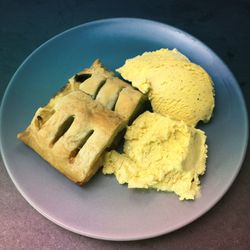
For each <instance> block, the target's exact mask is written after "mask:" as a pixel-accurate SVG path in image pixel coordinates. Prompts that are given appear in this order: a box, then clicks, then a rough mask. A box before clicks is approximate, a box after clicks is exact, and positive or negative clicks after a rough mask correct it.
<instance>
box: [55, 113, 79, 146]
mask: <svg viewBox="0 0 250 250" xmlns="http://www.w3.org/2000/svg"><path fill="white" fill-rule="evenodd" d="M74 119H75V117H74V116H73V115H71V116H69V117H68V118H67V119H66V120H65V121H64V122H63V123H62V124H61V125H60V126H59V128H58V130H57V132H56V135H55V137H54V139H53V140H52V142H51V146H53V145H54V144H55V143H56V142H57V141H58V140H59V139H60V138H61V137H62V136H63V135H64V134H65V133H66V132H67V131H68V130H69V128H70V126H71V125H72V123H73V122H74Z"/></svg>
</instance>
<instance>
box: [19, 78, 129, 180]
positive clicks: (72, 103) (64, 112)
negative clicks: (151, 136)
mask: <svg viewBox="0 0 250 250" xmlns="http://www.w3.org/2000/svg"><path fill="white" fill-rule="evenodd" d="M125 126H126V122H125V121H124V120H123V119H122V118H121V117H120V116H118V115H117V114H116V113H115V112H113V111H110V110H108V109H107V108H105V107H104V106H103V105H101V104H100V103H99V102H98V101H95V100H93V99H92V98H91V97H90V96H88V95H87V94H85V93H84V92H83V91H80V90H78V87H76V85H75V84H72V83H71V84H68V85H67V86H66V87H65V88H64V89H63V90H62V91H61V92H59V93H58V94H57V95H56V96H55V97H53V98H52V99H51V100H50V102H49V103H48V104H47V105H46V106H45V107H43V108H39V109H38V110H37V112H36V113H35V116H34V118H33V119H32V121H31V124H30V125H29V126H28V128H27V129H26V130H25V131H24V132H22V133H19V134H18V138H19V139H20V140H22V141H23V142H24V143H25V144H27V145H28V146H30V147H31V148H32V149H34V150H35V151H36V152H37V153H38V154H39V155H40V156H42V157H43V158H44V159H45V160H46V161H48V162H49V163H50V164H51V165H52V166H54V167H55V168H56V169H58V170H59V171H60V172H62V173H63V174H64V175H65V176H67V177H68V178H69V179H70V180H72V181H74V182H76V183H79V184H83V183H85V182H87V181H88V180H89V179H90V178H91V176H93V175H94V174H95V172H96V171H97V170H98V169H99V167H100V166H101V165H102V156H103V154H104V152H105V150H106V149H107V148H108V147H109V146H110V145H111V144H112V142H113V140H114V138H115V136H116V135H117V133H118V132H119V131H121V130H122V129H123V128H124V127H125Z"/></svg>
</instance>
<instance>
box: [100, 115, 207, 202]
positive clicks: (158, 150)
mask: <svg viewBox="0 0 250 250" xmlns="http://www.w3.org/2000/svg"><path fill="white" fill-rule="evenodd" d="M205 141H206V135H205V133H204V132H203V131H201V130H199V129H196V128H194V127H192V126H188V125H186V124H185V123H184V122H183V121H177V120H173V119H171V118H170V117H169V116H162V115H160V114H157V113H151V112H148V111H146V112H144V113H143V114H141V115H140V116H139V117H138V118H137V119H136V120H135V121H134V122H133V124H132V125H131V126H130V127H128V129H127V132H126V134H125V143H124V149H123V151H124V153H122V154H120V153H118V152H116V151H111V152H108V153H107V154H106V155H105V158H104V167H103V173H104V174H115V176H116V178H117V180H118V182H119V183H120V184H124V183H128V187H129V188H154V189H157V190H159V191H169V192H175V193H176V194H177V195H178V196H179V198H180V199H181V200H183V199H194V198H195V197H197V195H198V194H199V190H200V181H199V175H203V174H204V172H205V168H206V166H205V163H206V158H207V145H206V143H205Z"/></svg>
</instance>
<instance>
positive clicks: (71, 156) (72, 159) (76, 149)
mask: <svg viewBox="0 0 250 250" xmlns="http://www.w3.org/2000/svg"><path fill="white" fill-rule="evenodd" d="M93 133H94V130H93V129H92V130H90V131H89V132H88V133H87V134H86V136H85V137H84V138H82V140H81V141H80V142H79V144H78V145H77V147H76V148H75V149H74V150H72V151H71V153H70V155H69V162H70V163H73V162H74V159H75V158H76V156H77V155H78V153H79V151H80V150H81V149H82V147H83V146H84V145H85V144H86V143H87V141H88V139H89V138H90V136H91V135H92V134H93Z"/></svg>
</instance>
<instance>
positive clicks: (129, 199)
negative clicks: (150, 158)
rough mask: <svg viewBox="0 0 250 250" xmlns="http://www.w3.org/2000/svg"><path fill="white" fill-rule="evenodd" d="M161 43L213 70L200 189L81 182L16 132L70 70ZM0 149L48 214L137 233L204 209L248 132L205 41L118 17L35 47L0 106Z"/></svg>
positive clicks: (162, 229) (241, 107)
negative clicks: (192, 194) (186, 197)
mask: <svg viewBox="0 0 250 250" xmlns="http://www.w3.org/2000/svg"><path fill="white" fill-rule="evenodd" d="M160 48H170V49H172V48H177V49H178V50H179V51H180V52H182V53H183V54H185V55H186V56H188V57H189V58H190V60H191V61H193V62H195V63H198V64H200V65H201V66H202V67H204V68H205V69H206V70H207V71H208V72H209V74H210V75H211V76H212V78H213V80H214V84H215V91H216V108H215V112H214V117H213V119H212V121H211V122H210V123H209V124H205V125H201V126H200V128H202V129H204V130H205V132H206V134H207V135H208V140H207V143H208V146H209V152H208V155H209V158H208V162H207V172H206V174H205V176H204V177H202V178H201V181H202V188H201V197H200V198H198V199H197V200H196V201H195V202H192V201H191V202H190V201H185V202H180V201H179V200H178V197H177V196H176V195H174V194H171V193H162V192H156V191H153V190H150V191H148V190H129V189H127V186H126V185H123V186H122V185H119V184H117V182H116V180H115V178H114V177H113V176H103V175H102V174H101V173H100V172H99V173H98V174H97V175H96V176H95V177H94V178H93V179H92V180H91V181H90V182H89V183H88V184H87V185H86V186H84V187H79V186H77V185H75V184H73V183H71V182H70V181H68V180H67V179H66V178H65V177H64V176H62V175H61V174H60V173H59V172H57V171H56V170H55V169H53V168H52V167H50V166H49V165H48V164H47V163H46V162H45V161H44V160H42V159H41V158H40V157H39V156H38V155H37V154H36V153H34V152H33V151H32V150H31V149H30V148H28V147H26V146H25V145H24V144H23V143H21V142H20V141H18V140H17V139H16V134H17V133H18V132H20V131H22V130H23V129H24V128H25V127H26V126H27V125H28V123H29V122H30V120H31V118H32V116H33V114H34V112H35V110H36V109H37V108H38V107H40V106H43V105H45V104H46V103H47V102H48V100H49V99H50V97H51V96H52V95H53V94H54V93H55V92H56V91H58V90H59V89H60V88H61V87H62V86H63V84H64V83H66V81H67V79H68V78H69V77H70V76H72V75H73V74H74V73H75V72H78V71H80V70H81V69H82V68H84V67H88V66H89V65H90V64H91V63H92V62H93V61H94V60H95V59H96V58H100V59H101V60H102V61H103V63H104V64H105V65H106V66H107V67H108V68H110V69H112V70H114V69H115V68H117V67H119V66H121V65H122V64H123V63H124V61H125V59H127V58H129V57H133V56H135V55H138V54H141V53H143V52H144V51H152V50H156V49H160ZM0 129H1V151H2V156H3V160H4V163H5V166H6V168H7V171H8V173H9V175H10V177H11V179H12V180H13V182H14V183H15V185H16V187H17V189H18V190H19V192H20V193H21V194H22V195H23V196H24V198H25V199H26V200H27V201H28V202H29V203H30V204H31V205H32V206H33V207H34V208H35V209H36V210H37V211H38V212H40V213H41V214H43V215H44V216H45V217H46V218H48V219H50V220H51V221H53V222H55V223H56V224H58V225H60V226H62V227H64V228H66V229H68V230H70V231H73V232H76V233H78V234H82V235H86V236H90V237H94V238H100V239H109V240H135V239H145V238H150V237H154V236H158V235H162V234H165V233H168V232H171V231H173V230H176V229H178V228H181V227H183V226H185V225H187V224H189V223H190V222H192V221H194V220H195V219H197V218H198V217H199V216H201V215H203V214H204V213H205V212H207V211H208V210H209V209H210V208H211V207H212V206H213V205H215V204H216V202H217V201H219V199H220V198H221V197H222V196H223V195H224V194H225V192H226V191H227V190H228V188H229V187H230V185H231V184H232V182H233V180H234V179H235V177H236V175H237V173H238V171H239V169H240V167H241V163H242V161H243V158H244V154H245V151H246V146H247V139H248V120H247V113H246V107H245V103H244V100H243V97H242V94H241V91H240V89H239V86H238V84H237V81H236V80H235V78H234V76H233V75H232V73H231V72H230V70H229V69H228V68H227V67H226V65H225V64H224V63H223V62H222V61H221V60H220V59H219V58H218V57H217V56H216V55H215V54H214V53H213V52H212V51H211V50H210V49H209V48H208V47H206V46H205V45H204V44H203V43H201V42H200V41H198V40H197V39H195V38H194V37H192V36H190V35H188V34H187V33H185V32H183V31H181V30H179V29H176V28H173V27H171V26H168V25H166V24H161V23H158V22H154V21H149V20H143V19H133V18H117V19H107V20H100V21H95V22H91V23H87V24H83V25H80V26H77V27H75V28H72V29H70V30H68V31H65V32H63V33H61V34H59V35H58V36H56V37H54V38H52V39H50V40H49V41H48V42H46V43H45V44H43V45H42V46H40V47H39V48H38V49H37V50H35V51H34V52H33V53H32V54H31V55H30V56H29V57H28V58H27V59H26V60H25V61H24V63H23V64H22V65H21V66H20V67H19V69H18V70H17V72H16V73H15V75H14V76H13V78H12V79H11V81H10V84H9V86H8V88H7V90H6V93H5V95H4V98H3V102H2V107H1V127H0Z"/></svg>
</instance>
